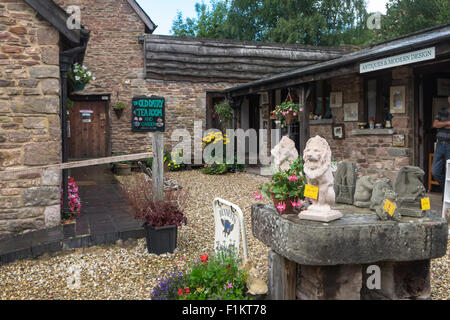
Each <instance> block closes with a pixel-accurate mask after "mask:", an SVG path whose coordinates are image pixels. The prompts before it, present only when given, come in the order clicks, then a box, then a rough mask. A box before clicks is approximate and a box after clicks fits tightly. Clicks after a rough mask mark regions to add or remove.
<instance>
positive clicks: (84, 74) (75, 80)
mask: <svg viewBox="0 0 450 320" xmlns="http://www.w3.org/2000/svg"><path fill="white" fill-rule="evenodd" d="M68 76H69V79H70V81H71V82H72V88H73V90H74V91H81V90H83V89H84V87H86V85H87V84H88V83H89V82H90V81H91V80H95V77H94V76H93V75H92V72H90V71H89V70H88V69H87V68H86V67H85V66H83V65H81V64H79V63H75V64H74V65H73V66H72V68H71V69H70V71H69V74H68Z"/></svg>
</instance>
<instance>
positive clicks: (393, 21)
mask: <svg viewBox="0 0 450 320" xmlns="http://www.w3.org/2000/svg"><path fill="white" fill-rule="evenodd" d="M386 7H387V11H386V15H384V16H382V18H381V30H374V31H373V40H374V41H383V40H387V39H392V38H395V37H399V36H402V35H405V34H408V33H412V32H415V31H418V30H421V29H425V28H429V27H433V26H436V25H439V24H444V23H448V22H449V21H450V2H449V1H448V0H389V2H388V3H387V4H386Z"/></svg>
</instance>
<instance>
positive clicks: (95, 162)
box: [0, 152, 153, 178]
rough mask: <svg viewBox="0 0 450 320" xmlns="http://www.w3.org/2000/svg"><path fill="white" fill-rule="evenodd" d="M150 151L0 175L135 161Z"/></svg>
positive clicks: (148, 154) (14, 170)
mask: <svg viewBox="0 0 450 320" xmlns="http://www.w3.org/2000/svg"><path fill="white" fill-rule="evenodd" d="M152 157H153V153H152V152H146V153H138V154H130V155H125V156H116V157H107V158H98V159H90V160H82V161H73V162H66V163H58V164H50V165H46V166H40V167H30V168H17V169H9V170H5V171H0V177H2V178H5V177H9V176H12V177H17V176H20V175H23V174H29V173H38V172H42V171H46V170H65V169H74V168H83V167H90V166H97V165H101V164H108V163H114V162H122V161H135V160H142V159H147V158H152Z"/></svg>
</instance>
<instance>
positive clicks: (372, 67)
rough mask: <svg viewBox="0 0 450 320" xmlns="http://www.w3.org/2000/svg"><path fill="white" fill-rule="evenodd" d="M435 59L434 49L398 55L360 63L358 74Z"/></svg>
mask: <svg viewBox="0 0 450 320" xmlns="http://www.w3.org/2000/svg"><path fill="white" fill-rule="evenodd" d="M435 57H436V51H435V47H431V48H427V49H422V50H418V51H413V52H408V53H403V54H399V55H397V56H393V57H388V58H384V59H379V60H375V61H370V62H366V63H361V65H360V73H366V72H372V71H376V70H382V69H387V68H392V67H398V66H403V65H405V64H411V63H416V62H420V61H426V60H432V59H434V58H435Z"/></svg>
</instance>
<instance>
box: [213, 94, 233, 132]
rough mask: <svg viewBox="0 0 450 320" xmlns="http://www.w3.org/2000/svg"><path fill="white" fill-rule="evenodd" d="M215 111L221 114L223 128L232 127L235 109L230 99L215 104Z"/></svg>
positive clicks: (220, 119)
mask: <svg viewBox="0 0 450 320" xmlns="http://www.w3.org/2000/svg"><path fill="white" fill-rule="evenodd" d="M214 112H215V113H216V114H217V115H218V116H219V121H220V124H221V125H222V129H223V130H226V129H228V128H231V124H232V120H233V109H232V108H231V106H230V103H229V102H228V101H224V102H222V103H220V104H216V105H215V106H214Z"/></svg>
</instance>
